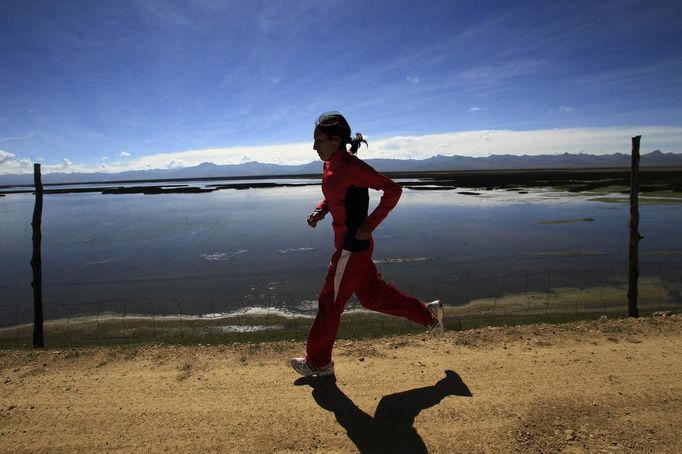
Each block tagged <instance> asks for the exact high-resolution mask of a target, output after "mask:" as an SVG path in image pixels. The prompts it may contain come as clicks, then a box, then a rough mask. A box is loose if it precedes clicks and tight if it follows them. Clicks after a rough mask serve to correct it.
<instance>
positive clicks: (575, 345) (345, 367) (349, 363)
mask: <svg viewBox="0 0 682 454" xmlns="http://www.w3.org/2000/svg"><path fill="white" fill-rule="evenodd" d="M680 328H682V316H680V315H673V316H669V317H663V318H661V317H658V318H644V319H639V320H632V319H631V320H608V321H604V320H602V321H595V322H579V323H571V324H566V325H557V326H553V325H529V326H523V327H507V328H488V329H481V330H473V331H463V332H447V333H446V334H445V336H444V337H442V338H434V337H432V336H430V335H426V334H425V335H412V336H402V337H390V338H383V339H380V340H371V341H369V340H361V341H340V342H338V343H337V348H336V350H335V362H336V377H335V378H325V379H303V378H298V377H297V376H296V375H295V373H294V372H293V371H292V370H290V369H289V367H288V365H287V364H286V362H287V360H288V358H289V357H291V356H292V355H295V354H298V353H300V352H301V351H302V350H303V344H301V343H298V342H284V343H268V344H252V345H223V346H194V347H173V346H156V345H154V346H148V347H121V348H88V349H79V350H61V351H56V350H49V349H48V350H46V351H27V350H22V351H0V383H1V384H0V451H1V452H6V453H10V452H11V453H21V452H83V453H86V452H87V453H90V452H182V453H188V452H196V453H205V452H238V453H242V452H262V453H269V452H325V453H327V452H357V451H360V452H434V453H439V452H440V453H458V452H462V453H476V452H543V453H544V452H567V453H581V452H642V453H650V452H656V453H665V452H670V453H672V452H680V445H681V444H682V424H680V421H682V380H680V377H682V355H680V351H681V350H682V335H681V329H680Z"/></svg>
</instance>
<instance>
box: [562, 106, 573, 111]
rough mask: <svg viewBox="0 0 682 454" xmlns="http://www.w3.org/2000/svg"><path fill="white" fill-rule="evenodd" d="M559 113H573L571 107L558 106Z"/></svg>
mask: <svg viewBox="0 0 682 454" xmlns="http://www.w3.org/2000/svg"><path fill="white" fill-rule="evenodd" d="M559 112H573V107H571V106H559Z"/></svg>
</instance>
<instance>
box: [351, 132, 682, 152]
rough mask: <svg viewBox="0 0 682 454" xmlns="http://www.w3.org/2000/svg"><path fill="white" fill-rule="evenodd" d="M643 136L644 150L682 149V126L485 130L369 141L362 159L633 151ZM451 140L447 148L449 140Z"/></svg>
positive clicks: (681, 150)
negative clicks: (633, 141) (633, 144)
mask: <svg viewBox="0 0 682 454" xmlns="http://www.w3.org/2000/svg"><path fill="white" fill-rule="evenodd" d="M640 134H641V135H642V152H643V153H645V152H648V151H653V150H655V149H660V150H662V151H664V152H676V153H680V152H682V127H678V126H643V127H614V128H568V129H543V130H532V131H509V130H492V131H491V130H487V131H466V132H452V133H445V134H432V135H423V136H409V137H407V136H406V137H391V138H388V139H383V140H375V141H373V142H370V148H369V150H368V151H367V152H366V154H363V156H362V157H364V158H395V159H410V158H415V157H416V156H419V157H420V158H421V157H429V156H433V155H435V154H438V153H439V152H440V153H444V152H445V151H447V152H448V153H447V154H458V155H463V156H490V155H492V154H513V155H524V154H526V155H538V154H561V153H576V150H581V151H582V152H583V153H589V154H595V155H599V154H611V153H629V152H630V149H631V142H630V138H631V137H633V136H636V135H640ZM447 144H449V145H450V146H449V148H447V147H446V146H445V145H447Z"/></svg>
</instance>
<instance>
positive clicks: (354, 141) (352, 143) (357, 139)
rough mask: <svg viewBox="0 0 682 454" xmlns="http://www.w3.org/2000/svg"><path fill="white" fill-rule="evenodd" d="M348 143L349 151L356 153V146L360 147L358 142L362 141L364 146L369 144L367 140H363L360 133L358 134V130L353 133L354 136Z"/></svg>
mask: <svg viewBox="0 0 682 454" xmlns="http://www.w3.org/2000/svg"><path fill="white" fill-rule="evenodd" d="M349 143H350V150H349V151H350V152H351V153H352V154H356V153H357V152H358V148H360V144H362V143H364V144H365V146H367V147H369V145H368V144H367V141H366V140H365V138H364V137H362V134H360V133H359V132H356V133H355V138H354V139H350V141H349Z"/></svg>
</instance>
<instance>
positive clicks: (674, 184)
mask: <svg viewBox="0 0 682 454" xmlns="http://www.w3.org/2000/svg"><path fill="white" fill-rule="evenodd" d="M385 174H386V175H387V176H388V177H390V178H394V179H414V180H416V181H413V182H408V183H405V184H403V187H405V188H407V189H413V190H434V189H443V190H451V189H486V190H492V189H505V190H518V191H522V190H523V189H526V188H538V187H548V188H552V189H554V190H565V191H568V192H575V193H582V192H588V191H594V190H599V189H604V188H613V189H615V190H616V192H621V193H628V192H629V184H630V169H629V168H585V169H521V170H486V171H482V170H461V171H419V172H385ZM319 178H320V174H302V175H264V176H246V177H244V176H240V177H206V178H177V179H148V180H120V181H116V180H112V181H91V182H78V183H47V184H44V185H43V186H44V187H45V188H49V187H54V186H65V188H61V189H45V191H44V193H45V194H70V193H93V192H94V193H96V192H99V193H101V194H166V193H169V194H177V193H206V192H213V191H218V190H223V189H235V190H245V189H259V188H278V187H301V186H318V185H319V184H320V183H319V182H306V183H271V182H263V181H261V180H275V179H285V180H303V179H319ZM640 178H641V181H640V192H642V193H647V192H659V191H666V192H670V193H672V194H673V195H675V196H678V197H680V198H682V168H678V167H663V168H662V167H643V168H641V169H640ZM230 180H248V181H251V182H246V183H228V184H210V185H199V186H196V185H195V186H192V185H187V184H180V185H178V184H155V185H145V186H134V185H135V184H139V183H183V182H208V181H230ZM86 185H92V186H93V187H90V188H84V187H82V186H86ZM117 185H120V186H117ZM131 185H133V186H131ZM11 188H21V189H18V190H9V189H11ZM33 192H34V190H33V185H14V186H8V185H5V186H0V195H11V194H27V193H29V194H30V193H33Z"/></svg>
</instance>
